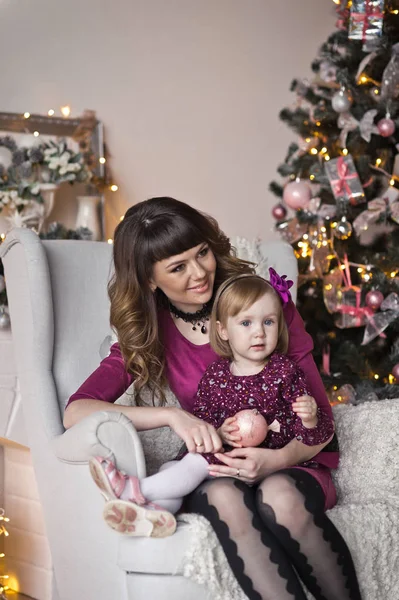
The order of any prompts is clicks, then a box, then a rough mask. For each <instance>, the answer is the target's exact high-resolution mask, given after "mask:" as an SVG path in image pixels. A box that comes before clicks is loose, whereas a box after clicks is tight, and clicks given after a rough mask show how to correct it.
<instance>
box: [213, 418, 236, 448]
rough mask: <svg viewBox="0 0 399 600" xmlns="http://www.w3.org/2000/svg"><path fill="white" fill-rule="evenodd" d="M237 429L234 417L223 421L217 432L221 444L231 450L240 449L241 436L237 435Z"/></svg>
mask: <svg viewBox="0 0 399 600" xmlns="http://www.w3.org/2000/svg"><path fill="white" fill-rule="evenodd" d="M238 430H239V427H238V425H237V423H236V418H235V417H229V418H228V419H226V420H225V422H224V423H223V425H221V426H220V427H219V429H218V430H217V432H218V434H219V436H220V438H221V440H222V442H224V443H225V444H228V445H229V446H232V447H233V448H241V444H240V442H241V436H240V435H239V434H237V433H234V432H237V431H238Z"/></svg>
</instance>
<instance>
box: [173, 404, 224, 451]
mask: <svg viewBox="0 0 399 600" xmlns="http://www.w3.org/2000/svg"><path fill="white" fill-rule="evenodd" d="M167 410H168V411H170V414H169V419H168V425H169V427H171V429H173V431H174V432H175V433H177V435H178V436H179V437H180V438H181V439H182V440H183V442H184V443H185V444H186V446H187V450H188V451H189V452H200V453H201V454H202V453H204V452H211V453H215V452H220V450H221V449H222V440H221V439H220V437H219V435H218V433H217V431H216V429H215V428H214V427H213V425H210V424H209V423H206V422H205V421H202V420H201V419H198V418H197V417H194V415H190V413H188V412H186V411H185V410H183V409H181V408H168V409H167Z"/></svg>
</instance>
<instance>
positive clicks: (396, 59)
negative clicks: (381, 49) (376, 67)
mask: <svg viewBox="0 0 399 600" xmlns="http://www.w3.org/2000/svg"><path fill="white" fill-rule="evenodd" d="M398 94H399V42H398V43H397V44H394V45H393V46H392V55H391V59H390V61H389V63H388V64H387V66H386V67H385V69H384V72H383V74H382V78H381V93H380V99H381V100H386V99H387V98H396V97H397V96H398Z"/></svg>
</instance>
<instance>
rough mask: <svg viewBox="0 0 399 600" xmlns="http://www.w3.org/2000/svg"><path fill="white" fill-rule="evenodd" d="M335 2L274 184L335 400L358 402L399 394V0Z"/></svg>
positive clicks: (304, 309)
mask: <svg viewBox="0 0 399 600" xmlns="http://www.w3.org/2000/svg"><path fill="white" fill-rule="evenodd" d="M334 2H335V5H336V10H337V14H338V21H337V30H336V31H335V32H334V33H333V34H332V35H331V36H330V37H329V38H328V40H327V41H326V42H325V43H324V44H323V45H322V47H321V48H320V50H319V54H318V56H317V57H316V59H315V60H314V62H313V64H312V71H313V73H314V76H313V77H312V80H309V81H308V80H294V81H293V82H292V86H291V89H292V90H293V91H294V92H295V93H296V102H295V105H294V106H293V107H291V108H286V109H284V110H282V112H281V113H280V118H281V119H282V120H283V121H284V122H285V123H286V124H287V125H288V126H290V127H291V128H292V129H293V130H294V131H295V132H296V133H297V134H298V135H299V141H298V142H297V143H292V144H291V145H290V147H289V149H288V153H287V156H286V158H285V161H284V163H283V164H281V165H280V166H279V169H278V171H279V173H280V175H281V176H282V177H283V178H284V179H285V184H284V185H280V184H279V183H277V182H272V183H271V185H270V189H271V190H272V191H273V192H274V193H275V194H276V195H277V196H278V197H279V198H280V199H281V200H280V201H279V203H278V204H277V205H276V206H275V207H274V208H273V216H274V217H275V219H276V229H277V230H278V231H279V232H280V234H281V236H282V237H283V239H285V240H286V241H288V242H289V243H291V244H292V246H293V248H294V250H295V254H296V256H297V258H298V266H299V273H300V274H299V285H298V303H297V306H298V309H299V311H300V313H301V315H302V317H303V319H304V321H305V325H306V328H307V330H308V332H309V333H310V334H311V335H312V337H313V340H314V346H315V350H314V356H315V360H316V363H317V365H318V367H319V369H320V372H321V374H322V377H323V380H324V382H325V385H326V389H327V390H328V393H329V395H330V400H331V401H332V402H333V403H334V402H340V401H343V402H353V403H357V402H361V401H364V400H370V399H377V398H388V397H389V398H392V397H397V396H399V385H398V384H399V154H398V150H399V0H394V1H390V2H387V1H384V0H349V1H348V0H334ZM287 209H289V210H287Z"/></svg>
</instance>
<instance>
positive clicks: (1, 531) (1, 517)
mask: <svg viewBox="0 0 399 600" xmlns="http://www.w3.org/2000/svg"><path fill="white" fill-rule="evenodd" d="M9 520H10V519H9V518H8V517H6V516H5V513H4V508H0V536H1V535H4V537H8V536H9V535H10V534H9V533H8V531H7V527H6V526H5V523H8V522H9ZM4 557H5V554H4V552H1V553H0V558H4ZM8 579H9V575H0V594H1V596H0V597H1V598H4V600H6V597H5V596H4V592H6V591H7V590H8V589H9V586H8V585H7V580H8Z"/></svg>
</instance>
